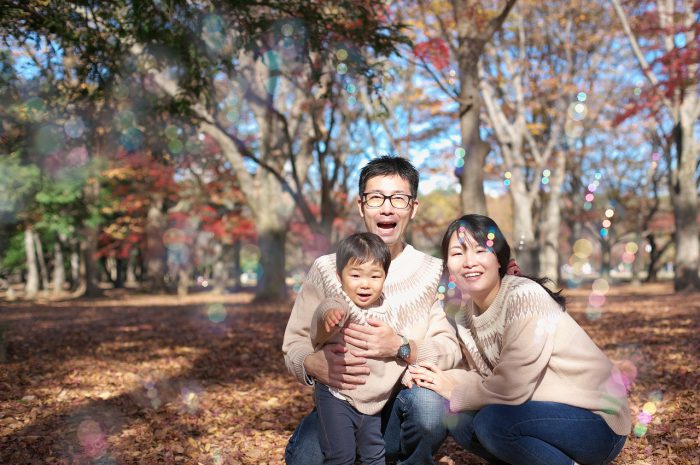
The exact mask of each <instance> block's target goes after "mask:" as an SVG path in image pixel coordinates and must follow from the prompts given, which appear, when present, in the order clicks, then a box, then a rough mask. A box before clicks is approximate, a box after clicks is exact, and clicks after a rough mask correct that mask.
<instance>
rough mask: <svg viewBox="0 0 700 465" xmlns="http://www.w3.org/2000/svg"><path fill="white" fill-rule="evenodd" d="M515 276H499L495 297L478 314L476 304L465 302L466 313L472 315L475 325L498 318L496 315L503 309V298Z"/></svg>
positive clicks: (508, 291) (513, 282)
mask: <svg viewBox="0 0 700 465" xmlns="http://www.w3.org/2000/svg"><path fill="white" fill-rule="evenodd" d="M514 278H515V276H511V275H508V274H507V275H505V276H503V278H501V287H500V289H498V294H496V298H495V299H493V302H491V305H489V306H488V308H487V309H486V310H485V311H484V312H483V313H482V314H481V315H479V314H478V313H477V311H476V306H475V305H474V302H473V301H471V300H470V301H469V302H468V303H467V313H468V314H471V315H472V319H473V321H474V325H475V326H483V325H488V324H490V323H492V322H494V321H495V320H497V319H498V316H499V315H500V314H501V313H502V312H504V311H505V308H506V306H505V299H506V296H508V294H510V289H511V288H512V287H513V285H514V284H515V281H517V280H516V279H514Z"/></svg>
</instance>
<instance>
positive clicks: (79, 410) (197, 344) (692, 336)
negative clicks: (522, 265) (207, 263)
mask: <svg viewBox="0 0 700 465" xmlns="http://www.w3.org/2000/svg"><path fill="white" fill-rule="evenodd" d="M589 292H590V291H589V290H588V291H587V290H584V289H579V290H576V289H573V290H567V291H566V294H567V295H568V296H569V297H570V305H569V311H570V313H571V314H572V315H573V316H574V318H575V319H576V320H577V321H578V322H579V323H580V324H581V325H582V326H583V327H584V328H585V329H586V330H587V331H588V333H589V334H590V335H591V337H592V338H593V339H594V340H595V341H596V343H598V344H599V346H600V347H601V348H602V349H603V350H604V351H605V352H606V353H607V354H608V355H609V356H610V357H611V358H612V359H613V360H615V361H617V362H620V363H622V366H623V367H624V369H625V372H626V373H627V374H628V375H630V376H631V377H632V378H634V384H633V386H632V391H631V394H630V404H631V408H632V414H633V418H634V423H635V424H636V428H635V432H634V433H633V434H631V435H630V437H629V439H628V441H627V444H626V446H625V448H624V450H623V452H622V454H621V455H620V456H619V457H618V459H617V460H616V461H615V463H616V464H630V465H631V464H639V465H642V464H646V465H655V464H683V465H686V464H694V465H698V464H700V452H698V451H699V450H700V426H699V425H700V407H698V406H700V394H699V393H698V390H697V389H698V387H699V386H700V374H699V373H698V358H699V354H700V347H699V346H700V333H699V332H698V329H699V326H700V325H699V323H700V294H697V293H696V294H673V293H672V289H671V286H670V284H651V285H644V286H642V287H632V286H629V285H627V286H621V287H613V288H611V289H610V290H609V292H608V294H607V301H606V303H605V306H604V307H603V311H602V313H601V314H600V315H591V314H587V312H586V307H587V301H588V295H589ZM0 297H1V296H0ZM251 299H252V295H251V294H246V293H239V294H231V295H228V296H223V297H222V296H215V295H209V294H194V295H191V296H189V297H186V298H182V299H178V298H177V297H175V296H150V295H143V294H136V293H134V292H126V291H109V292H108V293H107V297H105V298H101V299H79V300H69V301H61V302H49V301H45V302H41V301H39V302H12V303H8V302H2V301H0V463H1V464H8V465H9V464H12V465H16V464H81V465H82V464H92V465H107V464H201V465H225V464H227V465H228V464H279V463H283V460H284V459H283V456H284V446H285V444H286V442H287V439H288V438H289V436H290V434H291V432H292V431H293V429H294V427H295V426H296V425H297V423H298V422H299V420H300V419H301V418H302V417H303V416H304V415H305V414H306V413H307V412H308V411H309V410H310V409H311V407H312V398H311V391H310V390H309V389H306V388H303V387H302V386H301V385H299V384H298V383H297V382H296V381H295V380H294V379H293V378H292V376H291V375H289V374H288V373H287V371H286V369H285V367H284V363H283V359H282V354H281V352H280V347H281V344H282V334H283V332H284V328H285V325H286V322H287V318H288V316H289V311H290V309H291V304H266V305H258V304H252V303H251ZM436 460H439V461H440V462H442V463H448V464H450V463H455V464H479V463H482V462H481V461H480V460H479V459H477V458H475V457H474V456H471V455H470V454H468V453H466V452H464V451H462V450H460V449H459V448H458V447H457V446H456V445H455V444H454V443H453V442H452V441H451V440H448V441H447V442H446V443H445V444H444V445H443V446H442V448H441V449H440V450H439V452H438V454H437V455H436Z"/></svg>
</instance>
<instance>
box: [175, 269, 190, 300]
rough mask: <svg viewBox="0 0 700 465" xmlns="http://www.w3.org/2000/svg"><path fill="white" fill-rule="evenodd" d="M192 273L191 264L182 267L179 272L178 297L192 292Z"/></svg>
mask: <svg viewBox="0 0 700 465" xmlns="http://www.w3.org/2000/svg"><path fill="white" fill-rule="evenodd" d="M190 271H191V268H190V266H189V264H187V263H185V264H182V265H180V267H179V269H178V271H177V295H178V296H179V297H184V296H186V295H187V294H188V293H189V291H190Z"/></svg>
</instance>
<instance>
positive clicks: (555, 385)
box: [448, 275, 631, 435]
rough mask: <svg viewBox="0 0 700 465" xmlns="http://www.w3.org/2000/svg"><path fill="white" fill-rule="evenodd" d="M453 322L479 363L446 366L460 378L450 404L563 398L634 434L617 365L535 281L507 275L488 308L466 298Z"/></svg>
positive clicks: (463, 406) (469, 406) (461, 407)
mask: <svg viewBox="0 0 700 465" xmlns="http://www.w3.org/2000/svg"><path fill="white" fill-rule="evenodd" d="M455 322H456V323H457V332H458V335H459V337H460V339H461V340H462V342H463V343H464V345H465V346H466V348H467V350H468V351H469V355H470V356H471V358H472V359H473V363H474V366H472V367H471V368H472V369H473V371H465V370H450V371H449V372H448V373H449V375H450V376H451V377H452V378H453V380H454V381H455V382H456V384H457V386H456V388H455V390H454V392H453V394H452V396H451V398H450V408H451V409H452V410H454V411H460V410H479V409H481V408H482V407H484V406H486V405H489V404H509V405H519V404H521V403H523V402H525V401H527V400H538V401H550V402H559V403H563V404H568V405H573V406H575V407H581V408H585V409H588V410H591V411H592V412H594V413H596V414H598V415H600V416H601V417H602V418H603V419H604V420H605V421H606V422H607V423H608V425H609V426H610V428H611V429H612V430H613V431H615V432H616V433H617V434H621V435H626V434H629V432H630V429H631V418H630V411H629V406H628V404H627V392H626V390H625V387H624V384H623V382H622V376H621V374H620V372H619V370H618V369H617V368H616V367H615V366H614V365H613V363H612V362H610V360H609V359H608V358H607V356H606V355H605V354H604V353H603V352H602V351H601V350H600V349H599V348H598V347H597V346H596V345H595V343H594V342H593V341H592V340H591V339H590V338H589V337H588V335H587V334H586V332H585V331H584V330H583V329H582V328H581V327H580V326H579V325H578V323H576V321H574V319H573V318H571V316H570V315H569V314H568V313H565V312H563V311H562V309H561V307H560V306H559V305H558V304H557V303H556V302H555V301H554V300H553V299H552V298H551V297H550V296H549V294H547V292H546V291H545V290H544V289H543V288H542V287H541V286H540V285H539V284H537V283H536V282H534V281H532V280H530V279H527V278H522V277H518V276H510V275H506V276H504V277H503V280H502V281H501V288H500V289H499V291H498V295H497V296H496V298H495V299H494V301H493V303H492V304H491V305H490V306H489V308H488V309H486V311H485V312H484V313H482V314H481V315H478V314H477V313H476V312H475V309H474V306H473V304H472V303H468V304H466V305H465V307H464V308H462V309H460V311H459V312H458V313H457V315H456V316H455Z"/></svg>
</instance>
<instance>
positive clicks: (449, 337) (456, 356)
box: [415, 299, 462, 370]
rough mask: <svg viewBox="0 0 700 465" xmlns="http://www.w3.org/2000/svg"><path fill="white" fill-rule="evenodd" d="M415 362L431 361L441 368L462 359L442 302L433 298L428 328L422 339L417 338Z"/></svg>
mask: <svg viewBox="0 0 700 465" xmlns="http://www.w3.org/2000/svg"><path fill="white" fill-rule="evenodd" d="M415 342H416V346H417V349H418V350H417V355H416V363H419V362H431V363H434V364H436V365H437V366H438V368H440V369H442V370H448V369H450V368H454V367H456V366H457V365H458V364H459V363H460V361H461V360H462V352H461V350H460V348H459V343H458V342H457V335H456V334H455V329H454V327H453V326H452V325H451V324H450V322H449V320H448V319H447V315H445V311H444V310H443V307H442V303H441V302H440V301H439V300H437V299H436V300H435V302H434V303H433V305H432V307H431V308H430V314H429V316H428V330H427V332H426V334H425V337H424V338H423V339H422V340H417V341H415Z"/></svg>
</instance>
